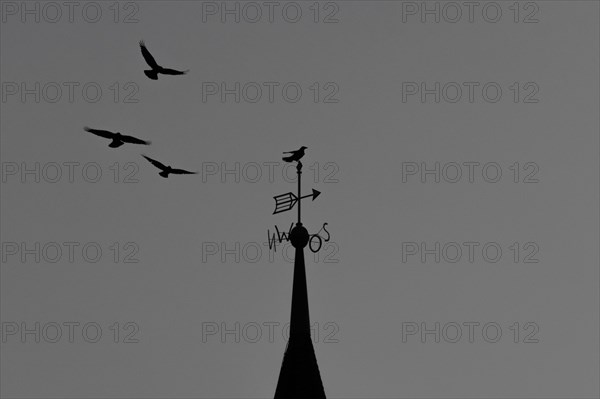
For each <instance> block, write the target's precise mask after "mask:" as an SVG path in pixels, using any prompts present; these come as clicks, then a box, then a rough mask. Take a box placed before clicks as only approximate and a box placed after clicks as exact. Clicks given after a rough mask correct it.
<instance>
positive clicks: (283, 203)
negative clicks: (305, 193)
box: [273, 193, 298, 215]
mask: <svg viewBox="0 0 600 399" xmlns="http://www.w3.org/2000/svg"><path fill="white" fill-rule="evenodd" d="M273 198H274V199H275V211H274V212H273V215H275V214H277V213H282V212H287V211H289V210H290V209H292V208H293V207H294V205H296V201H298V198H297V197H296V196H295V195H294V194H293V193H285V194H281V195H276V196H275V197H273Z"/></svg>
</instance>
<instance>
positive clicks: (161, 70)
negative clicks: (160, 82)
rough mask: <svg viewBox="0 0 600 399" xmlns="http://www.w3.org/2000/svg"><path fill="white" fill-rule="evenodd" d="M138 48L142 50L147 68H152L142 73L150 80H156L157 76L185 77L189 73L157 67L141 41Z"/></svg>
mask: <svg viewBox="0 0 600 399" xmlns="http://www.w3.org/2000/svg"><path fill="white" fill-rule="evenodd" d="M140 48H141V50H142V55H143V56H144V60H146V63H147V64H148V66H150V68H152V69H148V70H145V71H144V73H145V74H146V76H148V77H149V78H150V79H152V80H157V79H158V74H163V75H185V74H186V73H188V72H189V70H185V71H178V70H176V69H170V68H164V67H162V66H160V65H158V63H157V62H156V60H155V59H154V57H153V56H152V54H150V51H148V48H147V47H146V45H145V44H144V41H143V40H140Z"/></svg>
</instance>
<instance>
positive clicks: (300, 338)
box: [267, 146, 330, 399]
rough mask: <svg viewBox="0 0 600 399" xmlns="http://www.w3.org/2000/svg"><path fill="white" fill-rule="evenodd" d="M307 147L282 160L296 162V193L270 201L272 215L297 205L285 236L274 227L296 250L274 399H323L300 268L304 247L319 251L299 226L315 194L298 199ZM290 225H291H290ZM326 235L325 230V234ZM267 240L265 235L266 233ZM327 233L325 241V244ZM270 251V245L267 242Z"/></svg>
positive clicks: (310, 236) (315, 196)
mask: <svg viewBox="0 0 600 399" xmlns="http://www.w3.org/2000/svg"><path fill="white" fill-rule="evenodd" d="M306 148H307V147H304V146H303V147H300V149H299V150H296V151H290V152H286V153H284V154H291V155H290V156H287V157H284V158H283V160H284V161H286V162H296V163H297V165H296V171H297V174H298V193H297V194H294V193H292V192H288V193H285V194H281V195H276V196H275V197H273V198H274V199H275V211H274V212H273V214H274V215H275V214H278V213H282V212H287V211H289V210H291V209H292V208H294V206H295V205H298V221H297V223H296V226H295V227H294V228H291V226H290V230H289V233H288V234H287V235H286V234H285V233H283V234H280V233H279V229H278V228H277V226H276V227H275V230H276V231H277V236H278V237H277V238H278V239H279V242H280V243H281V241H282V240H284V239H285V240H288V241H291V243H292V245H293V246H294V248H295V249H296V254H295V257H294V280H293V284H292V311H291V317H290V335H289V340H288V343H287V347H286V349H285V354H284V356H283V363H282V364H281V370H280V372H279V380H278V381H277V388H276V389H275V398H286V399H288V398H303V399H305V398H325V390H324V388H323V382H322V381H321V374H320V372H319V366H318V364H317V358H316V356H315V350H314V348H313V344H312V339H311V335H310V317H309V312H308V290H307V285H306V271H305V265H304V247H306V246H307V245H309V248H310V249H311V251H313V252H316V251H318V250H319V249H320V247H321V243H322V240H323V238H322V237H321V236H320V235H319V233H320V231H319V233H317V234H312V235H311V234H309V233H308V230H306V228H305V227H304V226H303V225H302V219H301V215H302V214H301V205H302V200H303V199H306V198H311V197H312V200H313V201H314V200H315V199H316V198H317V197H318V196H319V194H321V193H320V192H319V191H317V190H315V189H313V190H312V194H309V195H305V196H302V180H301V177H302V162H300V159H301V158H302V157H303V156H304V150H305V149H306ZM292 225H293V223H292ZM326 225H327V223H324V224H323V227H322V228H321V230H323V229H325V226H326ZM325 231H326V232H327V230H325ZM267 236H269V231H267ZM315 238H317V239H318V240H319V247H318V248H317V249H316V250H313V248H312V245H310V244H309V243H312V242H313V240H314V239H315ZM329 238H330V237H329V232H327V239H325V241H329ZM272 243H273V246H274V244H275V235H274V234H273V240H272ZM269 248H271V241H269Z"/></svg>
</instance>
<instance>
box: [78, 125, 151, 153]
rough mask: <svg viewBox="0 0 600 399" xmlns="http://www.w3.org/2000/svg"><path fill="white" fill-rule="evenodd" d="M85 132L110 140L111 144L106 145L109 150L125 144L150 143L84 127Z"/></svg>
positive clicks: (149, 142)
mask: <svg viewBox="0 0 600 399" xmlns="http://www.w3.org/2000/svg"><path fill="white" fill-rule="evenodd" d="M83 130H85V131H86V132H89V133H92V134H95V135H96V136H100V137H104V138H105V139H111V140H112V142H111V143H110V144H109V145H108V146H109V147H110V148H117V147H120V146H122V145H123V144H125V143H130V144H143V145H150V144H151V141H146V140H140V139H138V138H136V137H133V136H127V135H125V134H121V133H120V132H116V133H113V132H110V131H108V130H100V129H92V128H90V127H87V126H85V127H84V128H83Z"/></svg>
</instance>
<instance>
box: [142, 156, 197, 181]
mask: <svg viewBox="0 0 600 399" xmlns="http://www.w3.org/2000/svg"><path fill="white" fill-rule="evenodd" d="M142 156H143V157H144V158H146V159H147V160H148V162H150V163H151V164H152V165H154V166H155V167H157V168H158V169H160V170H161V171H160V172H159V173H158V174H159V175H160V176H162V177H164V178H167V177H169V174H170V173H172V174H174V175H195V174H197V173H198V172H190V171H188V170H184V169H174V168H172V167H171V166H170V165H169V166H166V165H164V164H162V163H161V162H158V161H157V160H156V159H152V158H150V157H148V156H146V155H144V154H142Z"/></svg>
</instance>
